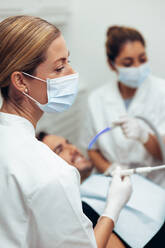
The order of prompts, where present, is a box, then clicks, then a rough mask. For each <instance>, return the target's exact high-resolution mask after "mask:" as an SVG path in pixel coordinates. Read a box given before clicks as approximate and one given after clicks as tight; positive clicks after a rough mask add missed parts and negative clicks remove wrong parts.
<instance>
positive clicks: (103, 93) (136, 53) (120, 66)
mask: <svg viewBox="0 0 165 248" xmlns="http://www.w3.org/2000/svg"><path fill="white" fill-rule="evenodd" d="M106 54H107V61H108V65H109V67H110V68H111V69H112V70H113V71H114V72H115V73H116V76H117V78H116V80H115V79H112V80H110V81H109V82H107V84H104V85H102V86H101V87H100V88H98V89H96V90H95V91H94V92H92V94H91V95H90V97H89V112H88V119H85V123H84V126H85V127H84V131H83V134H82V136H81V140H80V142H81V145H82V146H83V147H84V148H86V147H87V146H88V144H89V142H90V140H91V139H92V138H93V137H94V136H95V135H96V134H97V133H99V132H100V131H101V130H103V129H105V128H106V127H111V125H112V124H113V123H114V122H115V124H117V125H120V126H121V128H120V127H117V128H115V129H113V130H112V131H110V132H108V133H106V134H104V135H102V136H100V137H99V139H98V140H97V143H96V145H95V146H93V147H92V149H91V150H89V156H90V158H91V160H92V162H93V164H94V165H95V166H96V168H97V169H98V170H99V171H100V172H102V173H103V172H105V173H109V172H112V171H113V170H114V169H115V168H116V166H117V165H120V166H122V167H124V168H128V167H134V166H136V167H137V166H152V165H155V164H156V163H160V157H161V153H160V149H159V145H158V143H157V140H156V138H155V136H154V135H152V132H151V131H150V130H149V128H148V127H147V126H145V125H144V123H143V122H142V121H140V120H138V119H136V118H135V116H137V115H139V116H142V117H145V118H147V119H148V120H150V121H151V122H152V123H153V124H154V125H155V127H156V128H157V129H158V131H159V133H160V134H161V135H164V134H165V121H164V120H165V111H164V109H165V81H164V80H162V79H160V78H157V77H155V76H153V75H152V74H151V72H150V67H149V64H148V57H147V54H146V45H145V40H144V38H143V36H142V35H141V34H140V33H139V32H138V31H137V30H135V29H133V28H127V27H122V26H121V27H120V26H112V27H110V28H109V29H108V31H107V40H106ZM148 177H150V179H152V180H153V181H155V182H156V183H157V184H160V185H162V186H165V181H164V177H165V174H164V173H162V172H160V171H158V172H154V173H152V174H149V175H148Z"/></svg>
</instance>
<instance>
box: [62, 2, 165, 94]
mask: <svg viewBox="0 0 165 248" xmlns="http://www.w3.org/2000/svg"><path fill="white" fill-rule="evenodd" d="M72 1H73V2H74V12H73V15H72V17H71V19H70V20H69V22H68V26H67V27H66V28H65V32H64V35H65V38H66V39H67V41H68V44H69V49H70V50H71V55H72V56H71V60H72V64H73V65H74V67H75V68H76V69H77V70H78V71H79V72H80V76H81V81H82V83H83V84H85V85H86V86H87V87H88V89H89V90H92V89H93V88H95V87H97V86H99V85H101V84H104V83H105V82H106V81H107V80H109V79H111V78H114V74H113V73H112V72H111V71H110V70H109V68H108V66H107V63H106V56H105V49H104V46H105V38H106V36H105V34H106V30H107V28H108V26H110V25H115V24H117V25H128V26H132V27H135V28H137V29H138V30H139V31H140V32H142V34H143V35H144V37H145V39H146V41H147V51H148V56H149V59H150V63H151V67H152V71H153V73H154V74H155V75H157V76H159V77H162V78H165V70H164V66H165V14H164V10H165V1H164V0H113V1H112V0H102V1H100V0H72Z"/></svg>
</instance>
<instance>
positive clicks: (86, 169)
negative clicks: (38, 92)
mask: <svg viewBox="0 0 165 248" xmlns="http://www.w3.org/2000/svg"><path fill="white" fill-rule="evenodd" d="M37 138H38V139H39V140H40V141H42V142H44V143H45V144H46V145H48V146H49V147H50V149H51V150H53V151H54V152H55V153H56V154H58V155H59V156H60V157H62V158H63V159H64V160H66V161H67V162H68V163H69V164H71V165H73V166H75V167H76V168H77V169H78V170H79V172H80V176H81V181H84V180H85V179H86V178H88V177H89V175H90V174H91V172H92V168H93V166H92V164H91V161H89V160H87V159H86V158H85V157H84V156H83V155H82V153H81V152H80V151H79V150H78V148H77V147H76V146H74V145H72V144H71V143H70V142H69V141H68V140H66V139H65V138H63V137H60V136H56V135H49V134H47V133H45V132H40V133H39V134H38V135H37ZM91 177H92V176H91ZM100 177H101V178H103V177H104V176H103V175H100ZM105 179H107V178H106V177H105ZM82 206H83V211H84V213H85V214H86V215H87V216H88V218H89V219H90V220H91V221H92V222H93V225H94V226H95V224H96V223H97V219H98V218H99V214H98V213H97V212H96V211H95V210H94V209H93V208H91V207H90V206H89V205H88V204H87V203H86V202H82ZM164 230H165V226H164V225H163V227H162V228H161V229H160V231H159V232H158V233H157V234H156V235H155V236H154V237H153V238H152V239H151V240H150V241H149V242H148V243H147V244H146V245H145V248H153V247H157V246H158V245H159V244H161V243H162V242H163V243H164V242H165V237H164ZM117 234H118V235H119V236H120V234H119V233H117ZM135 235H136V233H135ZM121 240H122V239H121V238H120V239H119V238H118V237H117V236H116V235H115V234H113V235H111V238H110V240H109V244H108V245H109V246H107V247H111V248H113V247H114V248H115V247H116V248H122V247H133V246H129V245H128V244H127V243H125V242H124V241H123V240H122V241H121ZM137 247H138V246H137ZM139 247H140V246H139ZM133 248H134V247H133Z"/></svg>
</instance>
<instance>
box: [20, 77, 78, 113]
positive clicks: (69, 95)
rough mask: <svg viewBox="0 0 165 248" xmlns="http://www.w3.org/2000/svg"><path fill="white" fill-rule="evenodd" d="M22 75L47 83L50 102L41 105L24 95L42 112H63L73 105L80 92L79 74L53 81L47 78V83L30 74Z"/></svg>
mask: <svg viewBox="0 0 165 248" xmlns="http://www.w3.org/2000/svg"><path fill="white" fill-rule="evenodd" d="M22 73H23V74H25V75H28V76H29V77H32V78H35V79H38V80H40V81H42V82H44V83H47V96H48V102H47V103H46V104H41V103H39V102H38V101H36V100H35V99H34V98H32V97H31V96H29V95H28V94H26V93H25V92H23V94H24V95H26V96H27V97H29V98H30V99H31V100H33V101H34V102H35V103H36V104H37V106H38V107H39V108H40V109H41V110H42V111H44V112H48V113H54V112H63V111H65V110H67V109H68V108H69V107H70V106H71V105H72V104H73V102H74V100H75V98H76V95H77V92H78V78H79V75H78V73H74V74H71V75H67V76H64V77H59V78H53V79H49V78H47V79H46V81H45V80H43V79H41V78H38V77H35V76H32V75H30V74H28V73H25V72H22Z"/></svg>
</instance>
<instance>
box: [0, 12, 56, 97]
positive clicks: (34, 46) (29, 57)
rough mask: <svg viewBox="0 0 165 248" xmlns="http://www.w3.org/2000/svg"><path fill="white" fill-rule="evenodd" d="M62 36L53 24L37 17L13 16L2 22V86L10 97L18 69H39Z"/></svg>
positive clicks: (0, 54) (0, 76) (0, 27)
mask: <svg viewBox="0 0 165 248" xmlns="http://www.w3.org/2000/svg"><path fill="white" fill-rule="evenodd" d="M59 35H60V31H59V29H58V28H56V27H55V26H54V25H53V24H50V23H48V22H47V21H45V20H43V19H41V18H38V17H33V16H13V17H9V18H7V19H5V20H3V21H2V22H1V23H0V88H1V92H2V96H3V97H4V98H7V91H8V86H9V84H10V76H11V74H12V73H13V72H14V71H24V72H27V73H29V74H33V73H34V72H35V69H36V67H37V66H38V65H39V64H40V63H42V62H43V61H44V60H45V53H46V50H47V48H48V47H49V45H50V44H51V42H52V41H53V40H54V39H56V38H57V37H58V36H59Z"/></svg>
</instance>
